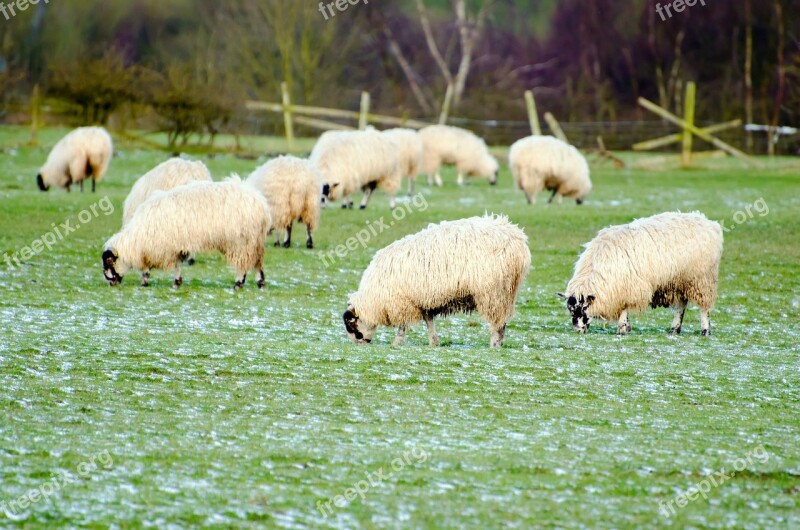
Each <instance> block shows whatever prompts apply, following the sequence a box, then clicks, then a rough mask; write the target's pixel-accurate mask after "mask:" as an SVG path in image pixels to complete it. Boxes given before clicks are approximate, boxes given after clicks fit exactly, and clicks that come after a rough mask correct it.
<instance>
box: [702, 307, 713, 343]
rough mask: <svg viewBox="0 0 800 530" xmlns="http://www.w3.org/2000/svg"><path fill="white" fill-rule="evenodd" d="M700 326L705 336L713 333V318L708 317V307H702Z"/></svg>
mask: <svg viewBox="0 0 800 530" xmlns="http://www.w3.org/2000/svg"><path fill="white" fill-rule="evenodd" d="M700 328H702V330H703V331H702V332H701V334H702V335H703V336H704V337H708V336H709V335H711V320H709V318H708V309H703V308H700Z"/></svg>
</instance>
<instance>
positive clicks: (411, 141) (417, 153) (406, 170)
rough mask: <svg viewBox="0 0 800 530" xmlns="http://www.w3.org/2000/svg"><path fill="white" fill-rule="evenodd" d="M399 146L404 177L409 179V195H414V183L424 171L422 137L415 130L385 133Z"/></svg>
mask: <svg viewBox="0 0 800 530" xmlns="http://www.w3.org/2000/svg"><path fill="white" fill-rule="evenodd" d="M383 135H384V136H387V137H388V138H389V139H390V140H392V141H393V142H394V143H395V144H397V146H398V156H399V158H400V168H401V170H402V172H403V175H404V176H405V177H407V178H408V194H409V195H411V194H413V193H414V182H415V181H416V180H417V175H419V173H420V171H421V170H422V157H423V154H424V150H423V145H422V137H421V136H420V135H419V133H418V132H417V131H416V130H414V129H403V128H396V129H387V130H385V131H383Z"/></svg>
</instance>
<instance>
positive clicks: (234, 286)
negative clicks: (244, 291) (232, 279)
mask: <svg viewBox="0 0 800 530" xmlns="http://www.w3.org/2000/svg"><path fill="white" fill-rule="evenodd" d="M243 285H244V282H236V283H234V284H233V290H234V291H238V290H239V289H241V288H242V286H243Z"/></svg>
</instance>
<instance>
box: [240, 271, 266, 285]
mask: <svg viewBox="0 0 800 530" xmlns="http://www.w3.org/2000/svg"><path fill="white" fill-rule="evenodd" d="M242 282H244V280H242ZM266 283H267V281H266V280H265V279H264V269H258V281H256V285H258V288H259V289H261V288H262V287H264V284H266Z"/></svg>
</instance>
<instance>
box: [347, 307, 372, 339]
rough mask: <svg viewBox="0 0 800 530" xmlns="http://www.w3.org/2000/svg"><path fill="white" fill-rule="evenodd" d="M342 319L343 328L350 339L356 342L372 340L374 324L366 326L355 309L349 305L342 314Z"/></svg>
mask: <svg viewBox="0 0 800 530" xmlns="http://www.w3.org/2000/svg"><path fill="white" fill-rule="evenodd" d="M342 318H343V319H344V329H345V330H347V335H348V336H349V337H350V340H352V341H353V342H355V343H356V344H369V343H370V342H372V335H373V334H374V333H375V326H368V325H366V324H365V323H364V322H363V321H362V320H360V319H359V318H358V314H357V313H356V309H355V308H354V307H353V306H352V305H350V306H347V311H345V312H344V315H342Z"/></svg>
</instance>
